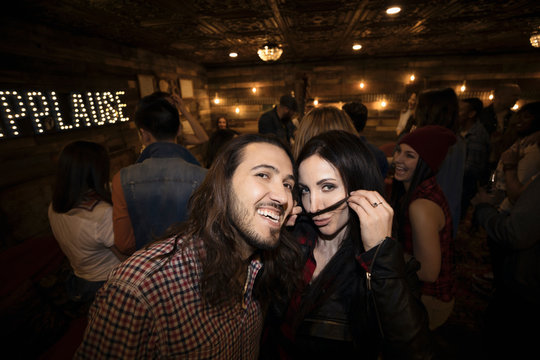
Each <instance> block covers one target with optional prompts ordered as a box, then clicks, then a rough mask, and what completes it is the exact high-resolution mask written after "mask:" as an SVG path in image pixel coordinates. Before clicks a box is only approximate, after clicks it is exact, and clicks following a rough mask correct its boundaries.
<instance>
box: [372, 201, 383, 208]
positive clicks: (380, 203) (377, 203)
mask: <svg viewBox="0 0 540 360" xmlns="http://www.w3.org/2000/svg"><path fill="white" fill-rule="evenodd" d="M379 205H382V201H381V202H374V203H371V206H373V207H374V208H376V207H377V206H379Z"/></svg>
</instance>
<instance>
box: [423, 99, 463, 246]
mask: <svg viewBox="0 0 540 360" xmlns="http://www.w3.org/2000/svg"><path fill="white" fill-rule="evenodd" d="M414 118H415V121H416V123H417V124H416V126H417V127H416V128H421V127H423V126H428V125H438V126H443V127H445V128H447V129H449V130H450V131H452V132H453V133H454V135H456V141H455V143H454V145H452V146H451V147H450V149H449V150H448V152H447V155H446V157H445V158H444V161H443V162H442V164H441V165H440V166H439V170H438V172H437V175H436V176H437V183H438V184H439V186H440V187H441V189H442V191H443V192H444V196H446V200H447V201H448V206H449V208H450V215H452V223H453V225H452V237H453V238H454V239H455V238H456V235H457V232H458V225H459V221H460V219H461V197H462V193H463V176H464V173H465V159H466V157H467V145H466V143H465V140H464V139H463V138H462V137H461V136H458V135H457V127H458V125H459V122H458V118H459V102H458V98H457V95H456V92H455V91H454V90H453V89H451V88H445V89H429V90H425V91H423V92H421V93H420V96H419V97H418V104H417V105H416V110H415V113H414ZM413 131H414V130H413Z"/></svg>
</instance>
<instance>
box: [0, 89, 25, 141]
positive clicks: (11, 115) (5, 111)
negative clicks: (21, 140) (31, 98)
mask: <svg viewBox="0 0 540 360" xmlns="http://www.w3.org/2000/svg"><path fill="white" fill-rule="evenodd" d="M0 107H1V109H2V110H1V111H0V114H1V116H2V123H3V127H1V126H0V138H6V137H13V136H19V135H20V130H19V126H18V122H19V121H20V120H21V119H22V118H24V117H26V115H27V113H28V112H27V110H26V105H25V104H24V102H23V98H22V96H21V95H19V94H18V93H17V92H16V91H3V90H2V91H0Z"/></svg>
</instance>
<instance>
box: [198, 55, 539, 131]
mask: <svg viewBox="0 0 540 360" xmlns="http://www.w3.org/2000/svg"><path fill="white" fill-rule="evenodd" d="M411 74H414V75H415V80H414V81H410V75H411ZM207 75H208V93H209V95H210V97H211V98H213V97H215V96H216V94H217V95H218V97H219V98H220V100H221V101H220V103H219V104H217V105H216V104H214V103H213V102H211V103H210V106H211V112H212V115H213V116H214V117H216V116H217V115H225V116H227V117H229V118H230V119H231V123H232V124H233V126H236V127H238V128H239V129H240V130H243V129H244V130H245V131H256V128H257V124H256V122H257V119H258V117H259V116H260V114H261V113H262V112H264V111H265V110H267V109H269V108H271V107H272V106H273V104H276V103H277V102H278V99H279V97H280V95H282V94H284V93H294V94H295V95H296V97H297V98H298V99H299V101H300V102H301V103H303V104H304V106H305V111H308V110H309V109H310V108H311V107H312V100H314V99H318V101H319V104H331V105H336V106H338V107H341V106H342V104H344V103H345V102H348V101H353V100H360V101H362V102H364V103H365V104H366V106H367V107H368V110H369V120H368V129H367V130H369V128H372V129H373V128H375V129H378V130H380V131H382V132H385V131H386V132H387V131H390V133H391V131H392V129H393V128H394V127H395V124H396V122H397V120H398V118H399V112H400V110H401V109H402V108H404V107H406V104H407V99H408V98H409V95H410V93H411V92H415V91H421V90H424V89H430V88H442V87H452V88H454V89H455V90H456V93H457V94H458V96H459V97H461V98H465V97H472V96H474V97H479V98H480V99H481V100H482V101H483V102H484V105H488V104H489V103H490V100H489V99H488V96H489V95H490V93H491V92H492V91H493V89H494V88H495V87H496V85H497V84H499V83H502V82H516V83H518V84H519V85H520V86H521V88H522V92H523V93H522V100H521V103H523V102H528V101H532V100H538V99H540V62H538V58H537V57H531V56H530V54H527V55H525V54H523V55H521V54H494V55H490V56H472V55H471V56H465V55H464V56H446V57H424V58H399V59H396V58H369V57H362V56H359V59H358V60H357V61H341V62H336V63H333V64H321V63H304V64H279V63H276V64H274V65H266V64H263V65H261V66H258V67H256V68H253V67H242V66H238V67H234V68H229V69H208V74H207ZM362 81H363V82H364V84H365V87H364V88H363V89H362V88H360V83H361V82H362ZM464 81H465V82H466V91H465V92H463V93H462V92H461V91H460V87H461V85H462V84H463V82H464ZM253 87H256V88H257V92H256V93H253V92H252V91H251V89H252V88H253ZM383 99H384V100H386V101H387V106H386V108H383V107H382V106H381V101H382V100H383ZM237 106H238V107H239V109H240V112H239V113H238V114H237V113H236V112H235V108H236V107H237Z"/></svg>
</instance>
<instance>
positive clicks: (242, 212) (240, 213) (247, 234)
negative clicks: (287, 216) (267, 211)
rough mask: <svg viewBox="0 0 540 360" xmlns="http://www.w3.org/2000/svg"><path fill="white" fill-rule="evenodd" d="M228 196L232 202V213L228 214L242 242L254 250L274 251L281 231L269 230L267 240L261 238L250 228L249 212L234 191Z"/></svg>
mask: <svg viewBox="0 0 540 360" xmlns="http://www.w3.org/2000/svg"><path fill="white" fill-rule="evenodd" d="M230 195H231V201H232V206H231V211H232V213H231V214H230V218H231V221H232V224H233V226H234V228H235V229H236V231H237V232H238V234H239V235H240V236H241V237H242V240H244V241H245V242H246V244H247V245H249V246H251V247H253V248H254V249H259V250H272V249H275V248H276V247H277V246H278V245H279V236H280V234H281V229H270V236H269V238H264V237H263V236H261V234H258V233H257V232H256V231H255V230H254V229H252V228H251V226H250V225H251V224H250V221H249V219H250V217H251V215H250V213H249V210H248V209H247V208H246V207H244V206H243V205H242V203H241V202H240V201H239V199H238V197H237V196H236V194H235V193H234V191H231V194H230Z"/></svg>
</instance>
